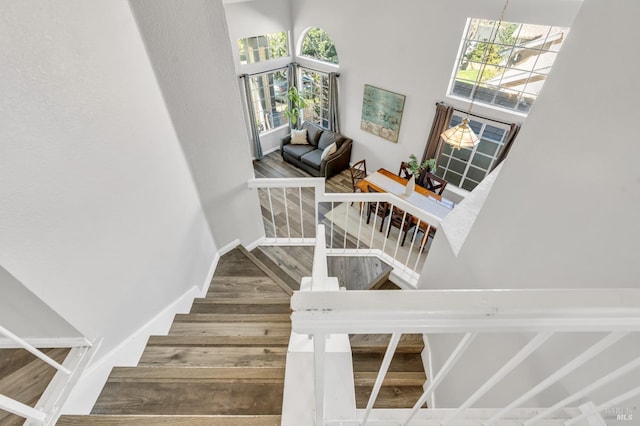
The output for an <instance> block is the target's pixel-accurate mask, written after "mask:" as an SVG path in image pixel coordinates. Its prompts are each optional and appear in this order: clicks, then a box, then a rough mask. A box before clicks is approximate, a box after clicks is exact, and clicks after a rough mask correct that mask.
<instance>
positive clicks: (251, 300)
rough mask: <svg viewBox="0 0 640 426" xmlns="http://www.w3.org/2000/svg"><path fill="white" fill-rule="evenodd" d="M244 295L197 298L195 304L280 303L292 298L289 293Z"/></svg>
mask: <svg viewBox="0 0 640 426" xmlns="http://www.w3.org/2000/svg"><path fill="white" fill-rule="evenodd" d="M244 295H245V296H244V297H232V298H230V297H227V298H222V297H215V298H212V299H195V300H194V302H193V303H194V304H195V303H198V304H211V305H278V304H286V305H289V304H290V303H291V298H290V297H289V296H287V295H282V296H281V295H277V296H272V297H269V298H268V299H267V298H263V297H256V296H255V295H252V294H247V293H245V294H244ZM194 313H195V312H194Z"/></svg>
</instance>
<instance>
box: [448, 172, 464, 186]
mask: <svg viewBox="0 0 640 426" xmlns="http://www.w3.org/2000/svg"><path fill="white" fill-rule="evenodd" d="M444 180H446V181H447V182H449V183H450V184H452V185H455V186H460V181H461V180H462V175H459V174H458V173H454V172H446V173H445V174H444Z"/></svg>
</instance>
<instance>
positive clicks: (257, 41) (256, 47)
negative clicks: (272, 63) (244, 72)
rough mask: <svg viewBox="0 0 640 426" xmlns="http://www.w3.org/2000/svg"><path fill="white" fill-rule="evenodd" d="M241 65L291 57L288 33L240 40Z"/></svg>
mask: <svg viewBox="0 0 640 426" xmlns="http://www.w3.org/2000/svg"><path fill="white" fill-rule="evenodd" d="M238 50H239V51H240V63H241V64H253V63H256V62H261V61H267V60H269V59H274V58H283V57H286V56H289V41H288V37H287V33H286V32H280V33H275V34H265V35H259V36H254V37H247V38H241V39H239V40H238Z"/></svg>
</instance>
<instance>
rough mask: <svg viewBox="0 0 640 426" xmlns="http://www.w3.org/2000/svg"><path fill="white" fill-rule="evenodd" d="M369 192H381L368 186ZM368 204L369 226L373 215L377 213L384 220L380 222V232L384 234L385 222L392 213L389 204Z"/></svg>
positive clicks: (381, 202) (382, 202) (383, 202)
mask: <svg viewBox="0 0 640 426" xmlns="http://www.w3.org/2000/svg"><path fill="white" fill-rule="evenodd" d="M367 192H380V191H377V190H376V189H375V188H374V187H372V186H371V185H367ZM367 204H369V208H368V212H367V225H368V224H369V221H370V220H371V214H372V213H375V214H377V215H378V216H380V218H381V219H382V220H381V221H380V232H382V228H383V225H384V220H385V219H386V218H387V216H389V213H391V212H390V211H389V203H387V202H386V201H380V202H369V203H367Z"/></svg>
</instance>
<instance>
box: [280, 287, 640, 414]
mask: <svg viewBox="0 0 640 426" xmlns="http://www.w3.org/2000/svg"><path fill="white" fill-rule="evenodd" d="M291 307H292V310H293V313H292V317H291V318H292V330H293V331H294V332H295V333H301V334H308V335H309V336H312V337H313V338H314V341H315V340H316V339H318V341H319V342H320V343H321V342H323V341H324V336H327V335H331V334H349V335H352V334H391V335H392V339H391V343H390V344H389V346H388V348H387V352H386V354H385V356H384V361H383V363H382V367H381V369H380V371H379V373H378V377H377V379H376V381H375V385H374V388H373V391H372V393H371V397H370V399H369V401H368V404H367V406H366V409H364V410H357V411H356V413H357V414H356V418H353V419H348V418H326V416H325V414H324V413H325V412H327V407H326V402H325V403H319V404H318V403H316V407H317V408H316V409H317V410H320V411H319V412H316V419H317V420H316V425H323V424H339V423H343V424H352V423H349V422H354V424H359V425H365V424H366V423H367V421H369V420H378V421H382V419H385V421H388V422H391V423H393V424H402V425H406V424H409V422H411V421H412V420H414V419H416V420H417V419H421V420H423V421H424V420H432V421H436V420H437V421H438V422H439V423H438V424H442V425H455V424H459V422H460V421H466V422H467V423H465V424H478V425H479V424H484V425H495V424H500V421H502V420H504V419H505V417H506V416H507V415H509V416H510V417H509V418H510V419H511V420H513V418H514V416H515V418H517V419H519V420H521V421H522V422H523V424H525V425H530V424H533V423H534V422H539V421H545V419H546V420H547V421H549V417H550V416H554V421H556V423H557V421H558V419H559V418H560V419H565V420H564V424H566V425H571V424H583V423H581V422H584V421H585V419H589V420H593V419H600V420H601V417H599V413H602V412H604V411H606V410H608V409H612V408H614V407H616V406H617V405H618V404H621V403H623V402H625V401H628V400H630V399H631V398H633V397H635V396H637V395H640V386H636V387H633V388H632V389H626V391H623V392H620V393H619V394H618V395H617V396H615V397H613V398H610V399H607V400H606V401H603V402H601V403H600V404H598V405H593V404H592V405H591V406H590V407H589V408H584V406H583V407H580V408H581V409H578V408H576V407H575V405H574V406H572V404H576V403H577V401H579V400H580V399H582V398H585V397H587V396H590V395H591V393H592V392H593V391H595V390H597V389H600V388H602V387H604V386H605V385H611V384H615V383H616V382H615V380H616V379H619V378H620V377H622V376H623V375H624V374H626V373H628V372H629V371H631V370H634V369H637V368H638V367H640V361H638V357H639V356H640V348H637V350H638V352H639V353H637V354H634V355H635V358H634V360H633V361H631V362H627V363H626V364H622V363H620V362H619V360H618V361H616V360H615V359H614V358H615V357H611V360H609V361H610V362H608V363H607V364H606V365H607V366H608V367H609V368H610V371H609V372H607V373H604V374H602V375H600V376H599V377H589V383H590V385H589V386H587V387H586V388H585V389H583V390H580V391H578V392H575V393H573V394H570V395H568V396H567V397H566V398H564V399H562V400H560V401H558V402H557V403H555V404H553V405H552V406H550V407H546V408H539V407H533V408H531V407H527V408H526V409H524V408H523V404H524V403H526V402H527V401H529V400H530V399H531V398H534V397H536V396H537V395H539V394H540V393H541V392H543V391H544V390H545V389H547V388H549V387H550V386H552V385H554V384H556V383H558V382H559V381H560V380H562V379H563V378H565V377H567V376H569V375H570V374H571V373H572V372H574V371H575V370H576V369H578V368H579V367H581V366H583V365H585V363H587V362H588V361H590V360H592V359H593V358H595V357H596V356H608V355H611V354H612V352H611V350H610V348H611V347H612V346H613V345H614V344H615V343H617V342H620V341H622V340H624V339H625V338H628V337H629V334H630V333H633V332H638V331H640V290H637V289H573V290H455V291H447V290H416V291H410V292H406V291H375V292H371V291H349V292H296V293H295V294H294V295H293V297H292V299H291ZM585 332H590V333H605V336H604V337H602V338H600V339H599V340H597V341H596V342H595V343H593V344H592V345H591V346H590V347H588V348H587V349H586V350H584V351H582V352H580V353H577V354H576V355H575V356H574V357H573V358H572V359H571V360H570V361H568V362H566V363H564V364H563V365H560V366H557V368H556V366H553V367H554V368H556V369H555V371H553V372H552V373H551V374H550V375H548V376H547V377H545V378H544V379H543V380H541V381H540V382H539V383H538V384H537V385H535V386H533V387H531V388H530V389H529V390H527V391H526V392H524V393H523V394H521V395H517V397H515V398H514V399H513V400H512V401H510V402H508V403H506V404H504V407H498V408H492V409H477V408H473V406H474V404H475V403H476V402H477V401H479V400H480V399H481V398H482V397H483V396H485V395H487V393H489V392H491V390H492V389H493V388H494V387H495V386H496V385H497V384H498V383H500V382H501V381H502V379H504V378H505V377H506V376H507V375H508V374H509V373H511V372H512V371H514V369H516V368H517V367H519V366H521V365H522V364H523V363H524V362H525V361H526V360H527V359H528V358H529V357H530V356H531V355H532V354H534V353H536V352H537V351H539V350H540V348H541V346H542V345H543V344H545V345H547V346H546V347H549V345H551V343H552V342H549V340H550V338H551V337H553V336H558V335H559V336H565V335H568V334H571V333H585ZM405 333H420V334H423V335H444V334H462V336H463V337H462V338H461V340H460V341H459V343H458V345H457V346H456V348H455V349H454V350H453V351H452V352H451V353H450V354H449V356H448V358H447V359H446V361H445V362H444V363H443V364H442V366H441V367H440V369H439V370H437V371H436V372H435V376H434V377H430V378H428V381H427V383H426V384H425V389H424V392H423V394H422V395H421V396H420V397H419V399H418V400H417V401H416V402H415V404H414V405H413V408H411V409H395V410H378V409H373V408H372V407H373V406H374V404H375V401H376V399H377V393H378V390H379V389H380V385H381V384H382V381H383V380H384V377H385V375H386V371H387V368H388V366H389V364H390V361H391V357H392V356H393V353H394V351H395V347H396V345H397V342H398V341H399V339H400V337H401V335H402V334H405ZM506 333H509V334H512V333H517V334H521V335H522V336H523V337H524V336H525V335H526V334H525V333H534V334H535V335H534V337H533V338H531V339H529V340H528V341H527V343H526V344H524V346H523V347H522V348H521V349H520V350H518V351H517V352H516V353H515V354H514V355H513V356H512V357H511V358H510V359H509V360H508V361H507V362H506V363H505V364H504V365H503V366H502V367H500V368H499V369H498V370H497V371H495V372H493V373H491V372H489V373H490V376H489V379H487V380H486V381H485V382H484V383H483V384H482V385H481V386H480V387H479V388H477V390H476V391H474V392H472V394H471V395H468V396H465V395H463V396H464V397H465V398H466V399H464V402H463V403H461V404H460V405H459V406H458V407H456V408H453V409H438V408H430V409H423V408H421V407H422V406H423V405H424V403H425V402H426V401H427V399H428V397H429V396H430V394H431V393H433V392H435V391H436V390H437V388H438V386H439V385H440V384H441V383H442V382H443V381H444V380H445V379H446V378H447V376H448V375H449V373H451V372H452V371H454V369H455V367H456V366H457V365H458V363H459V361H460V359H461V358H462V356H463V355H464V354H465V353H468V350H469V349H470V348H473V347H474V344H477V343H475V342H476V338H477V337H478V336H482V335H484V334H502V335H505V334H506ZM322 350H324V347H323V345H322V344H318V345H315V351H322ZM314 357H316V358H318V359H323V354H318V353H315V354H314ZM475 362H476V363H477V364H478V365H476V366H475V367H474V368H482V366H481V365H479V364H480V360H476V361H475ZM614 363H615V364H614ZM616 364H618V365H616ZM620 364H622V365H620ZM525 367H526V366H525ZM322 368H323V369H324V370H326V369H330V368H331V366H328V365H327V366H322ZM315 374H316V377H324V375H322V376H317V375H318V371H315ZM581 374H585V373H584V371H581ZM589 374H594V375H595V374H596V373H591V372H590V373H589ZM340 385H341V383H340V382H335V383H330V382H327V381H326V380H324V381H323V385H322V387H321V388H320V389H319V390H320V391H321V392H322V393H321V394H319V396H321V397H324V398H325V400H326V401H328V399H326V395H330V394H331V393H332V392H335V389H336V388H334V386H340ZM354 409H355V407H354ZM354 411H355V410H354ZM390 413H392V414H390ZM471 418H473V419H475V420H476V421H477V422H476V423H473V422H470V419H471ZM478 419H480V420H478ZM391 423H389V424H391ZM509 424H511V423H509ZM554 424H555V423H554ZM594 424H595V423H594Z"/></svg>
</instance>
